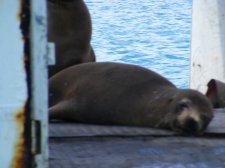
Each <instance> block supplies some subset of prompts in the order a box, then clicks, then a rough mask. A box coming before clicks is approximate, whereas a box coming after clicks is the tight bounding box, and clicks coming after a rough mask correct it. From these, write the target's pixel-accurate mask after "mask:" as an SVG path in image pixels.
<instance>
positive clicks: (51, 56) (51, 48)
mask: <svg viewBox="0 0 225 168" xmlns="http://www.w3.org/2000/svg"><path fill="white" fill-rule="evenodd" d="M48 65H55V43H52V42H48Z"/></svg>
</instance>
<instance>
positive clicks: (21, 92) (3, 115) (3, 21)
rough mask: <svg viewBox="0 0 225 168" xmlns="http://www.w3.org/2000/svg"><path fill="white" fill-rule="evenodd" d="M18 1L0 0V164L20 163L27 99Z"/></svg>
mask: <svg viewBox="0 0 225 168" xmlns="http://www.w3.org/2000/svg"><path fill="white" fill-rule="evenodd" d="M20 10H21V2H20V1H10V0H1V1H0V39H1V42H0V95H1V96H0V167H2V168H14V167H18V168H19V167H21V162H22V159H23V156H24V149H25V146H24V142H25V141H24V136H23V133H24V122H25V120H24V119H25V118H24V117H25V116H24V112H25V107H24V106H25V104H26V101H27V99H28V93H27V81H26V71H25V67H24V66H25V65H24V45H25V44H24V41H23V35H22V32H21V30H20V23H21V20H20V18H19V16H18V14H20V12H21V11H20Z"/></svg>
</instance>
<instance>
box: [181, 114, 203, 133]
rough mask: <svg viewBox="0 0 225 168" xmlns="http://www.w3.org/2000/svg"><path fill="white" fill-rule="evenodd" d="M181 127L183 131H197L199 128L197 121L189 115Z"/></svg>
mask: <svg viewBox="0 0 225 168" xmlns="http://www.w3.org/2000/svg"><path fill="white" fill-rule="evenodd" d="M183 127H184V129H185V131H187V132H190V133H198V132H199V130H200V129H199V124H198V122H197V121H195V120H194V119H193V118H191V117H188V118H186V119H185V122H184V125H183Z"/></svg>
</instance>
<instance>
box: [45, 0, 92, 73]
mask: <svg viewBox="0 0 225 168" xmlns="http://www.w3.org/2000/svg"><path fill="white" fill-rule="evenodd" d="M47 5H48V40H49V41H50V42H54V43H55V47H56V65H54V66H50V67H49V76H52V75H54V74H55V73H57V72H59V71H61V70H62V69H65V68H67V67H69V66H72V65H75V64H80V63H84V62H94V61H95V54H94V51H93V49H92V47H91V45H90V41H91V33H92V25H91V17H90V14H89V11H88V8H87V7H86V5H85V3H84V1H83V0H48V4H47Z"/></svg>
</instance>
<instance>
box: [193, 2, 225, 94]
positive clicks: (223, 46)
mask: <svg viewBox="0 0 225 168" xmlns="http://www.w3.org/2000/svg"><path fill="white" fill-rule="evenodd" d="M192 9H193V10H192V35H191V37H192V38H191V65H190V66H191V74H190V88H193V89H197V90H199V91H201V92H202V93H205V92H206V89H207V83H208V82H209V80H210V79H212V78H214V79H217V80H220V81H223V82H225V0H193V7H192Z"/></svg>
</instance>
